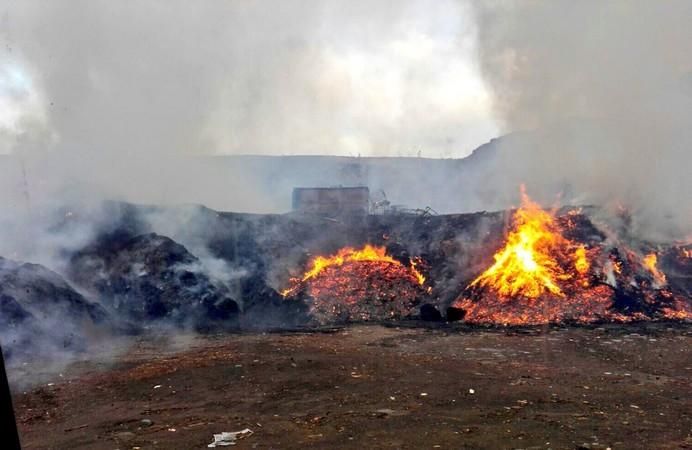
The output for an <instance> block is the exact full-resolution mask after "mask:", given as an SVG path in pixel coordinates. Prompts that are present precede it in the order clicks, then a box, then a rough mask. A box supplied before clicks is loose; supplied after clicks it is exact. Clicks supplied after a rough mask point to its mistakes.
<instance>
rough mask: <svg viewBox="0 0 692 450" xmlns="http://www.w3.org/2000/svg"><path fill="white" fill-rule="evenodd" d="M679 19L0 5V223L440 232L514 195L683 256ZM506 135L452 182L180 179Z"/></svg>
mask: <svg viewBox="0 0 692 450" xmlns="http://www.w3.org/2000/svg"><path fill="white" fill-rule="evenodd" d="M690 9H692V6H691V5H690V3H689V2H686V1H670V2H665V3H660V2H655V3H654V2H647V1H633V2H580V3H577V4H575V3H574V2H568V1H546V2H486V3H471V2H466V1H463V0H458V1H456V0H443V1H437V2H428V1H422V0H407V1H401V2H393V3H391V2H365V1H355V2H354V1H334V2H319V1H294V2H278V3H277V2H268V1H260V2H227V3H221V2H204V3H196V4H191V3H190V2H183V1H174V2H158V1H141V2H136V3H135V2H133V3H127V4H118V3H114V2H109V1H76V2H72V3H71V7H70V8H64V7H63V5H61V4H57V3H49V4H46V3H45V2H40V1H33V0H29V1H13V0H4V1H2V2H0V38H1V39H2V44H3V45H2V48H1V49H0V106H1V108H0V111H1V112H0V152H2V153H5V154H8V155H11V158H9V159H8V158H6V159H5V160H4V161H3V163H2V167H1V168H0V169H1V170H2V173H3V177H2V199H3V205H4V206H3V209H4V210H6V211H3V216H6V217H7V216H9V217H13V218H14V217H17V216H18V212H21V213H22V214H23V211H25V210H26V209H27V204H29V205H30V207H29V209H31V210H33V211H34V212H35V210H36V209H39V210H40V209H42V208H43V207H44V205H46V204H50V205H54V204H56V203H61V202H65V201H68V200H69V201H75V200H79V201H84V198H85V197H90V198H92V199H102V198H112V199H121V200H127V201H134V202H147V203H187V202H194V203H202V204H206V205H208V206H211V207H215V208H219V209H226V210H240V211H256V212H284V211H286V210H287V209H288V208H289V202H288V199H289V196H290V192H288V191H289V190H290V188H291V187H292V186H295V185H310V184H368V185H370V186H371V189H372V190H373V191H377V190H379V189H384V190H385V191H386V192H387V194H388V196H389V197H390V198H391V200H392V201H394V202H396V203H402V204H407V205H408V206H411V207H424V206H427V205H430V206H433V207H435V208H436V209H438V210H440V212H459V211H470V210H478V209H498V208H504V207H507V206H511V205H515V204H516V201H517V187H518V184H519V183H522V182H524V183H526V184H527V186H528V188H529V191H530V192H533V193H534V194H535V195H536V197H537V198H538V199H540V200H541V201H542V202H544V203H546V202H547V203H554V202H560V201H564V202H568V203H596V204H602V205H611V204H621V205H624V206H626V207H628V208H630V209H631V210H632V211H634V212H635V215H636V216H637V217H638V218H641V220H640V221H639V222H640V223H641V224H642V227H643V228H642V229H646V230H648V231H647V232H649V231H651V230H654V231H655V232H660V233H664V234H667V235H668V234H674V235H677V236H680V235H683V236H684V235H686V234H687V233H689V228H690V226H689V224H690V223H691V222H692V212H691V211H690V206H689V201H688V200H687V198H688V197H689V193H690V192H692V186H691V185H690V183H692V182H691V181H690V179H692V177H690V176H689V167H690V163H691V161H690V155H691V154H692V152H690V144H692V136H691V133H692V132H691V131H690V128H689V126H687V123H688V122H689V120H688V119H689V116H690V114H691V113H692V81H691V80H692V75H691V74H692V67H691V64H692V63H691V62H690V61H692V58H691V55H692V44H690V42H692V31H691V30H690V28H689V26H687V25H688V24H687V21H688V20H687V19H688V18H689V17H690V14H691V13H692V11H690ZM516 132H524V133H520V134H519V135H518V136H519V137H516V138H512V139H502V140H500V141H498V142H496V143H495V144H494V147H497V150H498V153H499V155H492V156H488V157H487V158H485V159H484V160H485V162H483V163H482V164H481V163H479V164H477V165H475V166H469V165H467V166H465V167H466V168H465V169H464V170H461V169H460V168H459V167H458V166H456V165H454V164H453V163H451V162H450V164H449V165H447V166H445V165H443V164H437V163H424V162H422V160H421V161H420V164H417V163H415V161H414V162H413V163H405V164H403V166H401V165H400V164H401V163H397V162H394V161H391V164H380V163H378V165H377V167H376V168H375V169H373V168H372V166H371V163H368V162H364V161H360V162H359V161H355V162H354V161H350V162H346V163H344V164H345V165H346V168H345V169H344V167H343V164H342V165H339V164H341V163H339V162H331V163H325V162H317V161H316V160H309V159H305V160H301V163H302V166H301V164H300V163H291V164H287V162H286V161H288V160H265V162H264V163H262V164H250V165H246V162H247V161H248V160H229V161H222V160H219V159H215V160H212V161H209V160H204V161H200V160H199V159H198V158H195V159H190V157H196V156H200V155H240V154H258V155H340V156H352V157H356V156H363V157H366V156H378V157H385V156H386V157H393V156H409V157H417V156H422V157H424V158H425V157H428V158H461V157H464V156H467V155H469V154H470V153H471V152H472V151H473V150H474V149H475V148H476V147H478V146H479V145H481V144H483V143H485V142H487V141H489V140H490V139H492V138H495V137H499V136H503V135H505V134H508V133H516ZM17 157H19V158H17ZM478 159H482V158H481V157H480V155H479V157H478ZM342 162H343V161H342ZM354 163H355V164H356V166H358V167H360V169H358V170H356V175H355V176H354V175H353V173H354V171H353V170H352V167H351V165H353V164H354ZM321 164H327V166H325V167H327V169H325V170H322V168H321V167H322V165H321ZM330 164H331V165H330ZM335 164H336V168H335ZM383 166H384V168H382V167H383ZM316 173H317V174H318V176H315V174H316ZM344 174H345V175H344ZM359 174H360V175H359ZM8 209H11V210H8Z"/></svg>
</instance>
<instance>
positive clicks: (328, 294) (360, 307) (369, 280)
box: [281, 245, 426, 323]
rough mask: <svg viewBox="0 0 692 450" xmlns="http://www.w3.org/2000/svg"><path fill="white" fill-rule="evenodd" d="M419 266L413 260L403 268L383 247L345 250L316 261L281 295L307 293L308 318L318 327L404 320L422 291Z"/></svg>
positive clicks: (422, 276) (320, 257) (410, 313)
mask: <svg viewBox="0 0 692 450" xmlns="http://www.w3.org/2000/svg"><path fill="white" fill-rule="evenodd" d="M420 264H421V260H420V259H418V258H414V259H411V261H410V265H409V266H406V265H404V264H402V263H401V261H399V260H397V259H395V258H393V257H392V256H390V255H388V254H387V252H386V249H385V248H384V247H375V246H372V245H365V246H364V247H363V248H362V249H360V250H356V249H354V248H351V247H345V248H342V249H340V250H339V251H338V252H337V253H336V254H335V255H331V256H317V257H315V258H314V259H313V260H312V261H311V262H310V265H309V268H308V270H307V271H306V272H305V273H304V274H303V276H302V277H300V278H294V279H292V280H291V282H292V285H291V287H289V288H287V289H285V290H284V291H282V292H281V294H282V295H283V296H284V297H287V296H294V295H297V294H298V293H299V292H304V293H305V294H307V296H308V298H309V299H310V300H309V304H310V313H311V315H312V316H313V318H315V319H316V320H317V321H318V322H320V323H330V322H343V321H349V320H371V319H386V318H401V317H407V316H410V315H412V314H413V312H414V308H415V306H416V305H417V303H418V299H419V298H420V296H421V295H422V294H423V292H426V289H425V288H424V283H425V276H424V275H423V274H422V273H421V272H420V271H419V270H418V266H419V265H420Z"/></svg>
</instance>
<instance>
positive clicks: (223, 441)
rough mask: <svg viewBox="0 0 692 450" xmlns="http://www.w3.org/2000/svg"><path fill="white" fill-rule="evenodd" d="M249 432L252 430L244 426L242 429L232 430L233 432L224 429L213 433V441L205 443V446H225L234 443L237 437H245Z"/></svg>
mask: <svg viewBox="0 0 692 450" xmlns="http://www.w3.org/2000/svg"><path fill="white" fill-rule="evenodd" d="M251 434H252V430H251V429H249V428H245V429H244V430H240V431H233V432H227V431H224V432H222V433H220V434H215V435H214V442H212V443H211V444H209V445H207V447H209V448H214V447H216V446H220V447H226V446H229V445H235V443H236V441H237V440H238V439H243V438H246V437H248V436H250V435H251Z"/></svg>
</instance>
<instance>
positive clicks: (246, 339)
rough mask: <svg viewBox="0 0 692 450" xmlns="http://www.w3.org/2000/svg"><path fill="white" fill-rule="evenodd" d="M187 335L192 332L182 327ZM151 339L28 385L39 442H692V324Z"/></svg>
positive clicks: (34, 444)
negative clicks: (222, 436) (234, 438)
mask: <svg viewBox="0 0 692 450" xmlns="http://www.w3.org/2000/svg"><path fill="white" fill-rule="evenodd" d="M179 341H180V340H179ZM182 341H184V342H185V346H184V348H183V347H181V345H180V344H179V342H178V343H177V344H176V343H175V342H171V341H169V340H166V339H162V338H156V339H154V338H147V339H141V340H140V341H138V342H137V343H136V345H135V346H134V347H133V348H132V349H130V350H129V351H128V352H127V353H126V354H124V355H122V356H121V357H120V358H119V361H118V362H117V363H116V364H115V365H114V366H113V365H111V366H104V365H103V364H102V363H97V362H82V363H79V364H74V365H73V366H72V367H71V368H69V369H68V370H67V371H66V372H65V373H64V374H63V376H62V377H56V378H57V379H56V380H54V381H53V382H51V383H44V384H42V385H40V386H38V387H34V388H33V389H32V390H29V391H27V392H17V393H16V395H15V409H16V411H17V415H18V421H19V426H20V432H21V435H22V442H23V445H24V447H25V448H27V449H35V448H99V449H100V448H104V449H136V448H142V449H146V448H164V449H195V448H199V449H201V448H206V446H207V444H208V443H210V442H211V440H212V434H213V433H219V432H222V431H237V430H241V429H244V428H250V429H251V430H252V431H253V434H252V435H251V436H249V437H247V438H245V439H242V440H240V441H238V443H237V445H236V446H235V447H234V448H238V449H250V448H275V449H291V448H296V449H297V448H325V449H334V448H343V449H363V448H415V449H419V448H431V449H432V448H441V449H444V448H447V449H450V448H451V449H467V448H468V449H505V448H507V449H509V448H516V449H518V448H522V449H550V448H552V449H582V448H590V449H605V448H608V447H610V448H611V449H640V448H641V449H679V448H692V434H691V433H692V377H691V375H692V358H691V350H690V349H691V348H692V345H691V344H692V327H690V326H689V325H679V324H678V325H674V324H658V325H630V326H624V327H623V326H605V327H600V328H542V329H528V330H511V331H508V330H473V329H464V328H460V327H437V328H433V329H424V328H413V327H399V328H393V327H384V326H379V325H370V326H365V325H358V326H351V327H347V328H340V329H332V330H322V331H321V332H305V333H302V332H293V333H253V334H238V335H224V336H207V337H189V339H187V340H185V339H183V340H182Z"/></svg>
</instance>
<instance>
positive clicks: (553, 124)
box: [474, 0, 692, 236]
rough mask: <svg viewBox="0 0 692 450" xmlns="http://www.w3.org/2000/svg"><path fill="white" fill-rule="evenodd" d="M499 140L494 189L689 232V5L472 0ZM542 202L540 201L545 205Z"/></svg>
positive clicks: (644, 227) (649, 230)
mask: <svg viewBox="0 0 692 450" xmlns="http://www.w3.org/2000/svg"><path fill="white" fill-rule="evenodd" d="M474 5H475V6H476V13H477V20H478V29H479V33H480V34H479V39H478V45H479V57H480V62H481V66H482V70H483V75H484V78H485V80H486V81H487V82H488V83H489V86H490V88H491V90H492V94H493V98H494V104H495V112H496V115H497V117H498V120H499V121H500V123H501V127H502V129H503V131H504V132H518V131H527V133H524V134H522V135H521V136H520V137H518V138H517V139H516V140H510V141H508V142H506V145H504V148H503V149H502V151H503V152H504V153H506V154H505V155H504V156H503V158H501V159H500V161H499V163H500V164H499V166H498V167H497V168H496V169H497V173H498V174H501V175H499V177H498V178H501V180H498V182H504V183H507V184H509V185H516V183H517V182H519V181H524V182H526V183H527V184H528V187H529V191H531V188H532V187H533V192H534V193H537V192H536V191H538V195H542V196H543V197H547V196H551V195H554V194H555V192H549V190H548V189H545V188H546V187H548V186H550V187H551V188H554V187H555V186H556V185H561V189H562V190H563V193H564V194H565V195H566V196H568V197H569V196H571V197H573V198H575V199H577V200H578V201H580V202H582V203H596V204H601V205H604V204H606V205H607V204H613V203H619V204H621V205H622V206H625V207H627V208H629V209H630V210H631V211H632V212H633V214H634V217H635V219H636V226H638V227H639V230H638V231H639V232H641V233H646V234H647V235H652V234H654V233H655V234H658V235H663V234H671V233H672V234H675V235H677V236H680V235H683V236H684V235H685V234H688V235H689V233H690V232H691V231H692V230H691V229H690V226H691V224H692V209H691V207H690V202H689V196H690V192H692V177H690V167H692V151H691V148H692V128H691V127H690V126H689V121H690V117H692V28H690V26H689V18H690V17H692V3H690V2H688V1H684V0H683V1H666V2H648V1H628V2H620V1H612V2H610V1H609V2H597V1H583V2H572V1H554V0H551V1H531V2H519V1H517V2H483V3H476V4H474ZM544 200H545V198H544Z"/></svg>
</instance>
